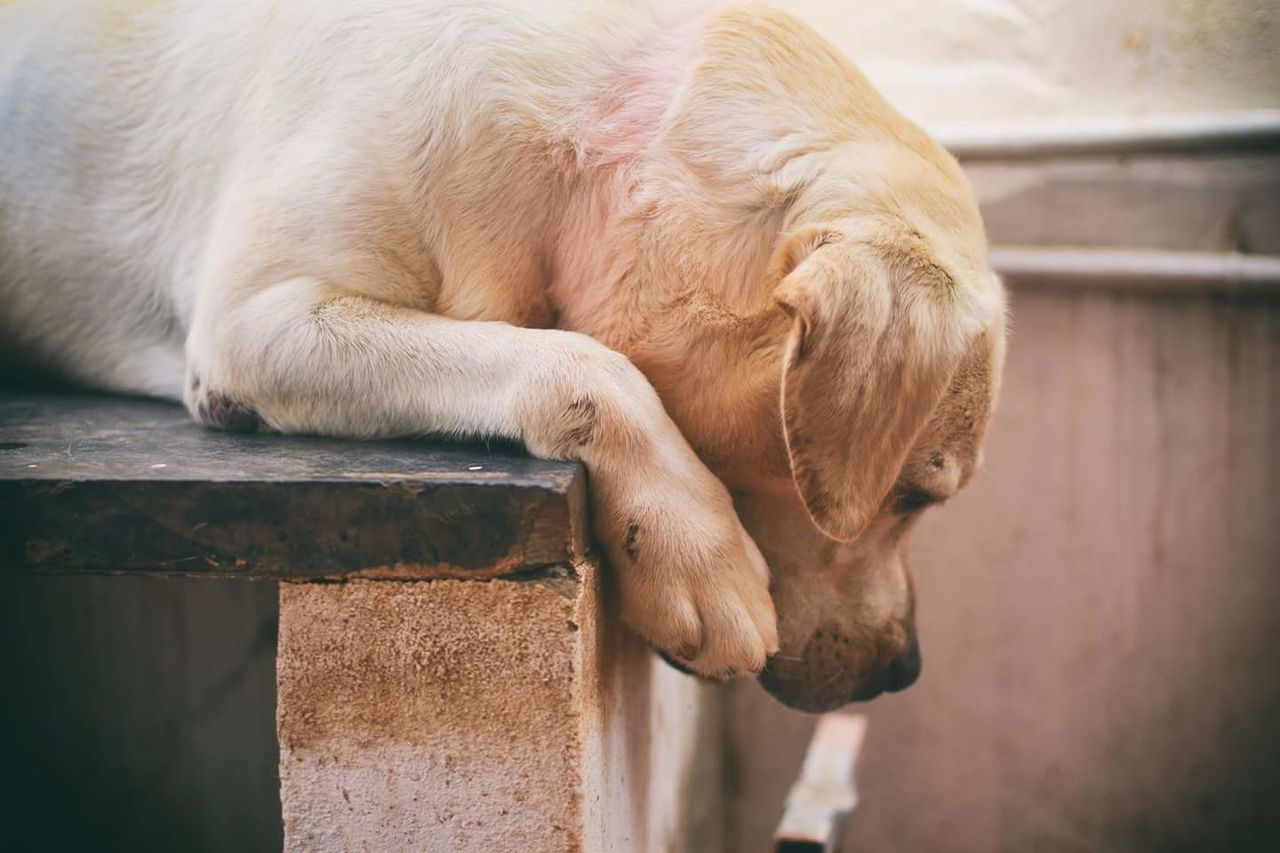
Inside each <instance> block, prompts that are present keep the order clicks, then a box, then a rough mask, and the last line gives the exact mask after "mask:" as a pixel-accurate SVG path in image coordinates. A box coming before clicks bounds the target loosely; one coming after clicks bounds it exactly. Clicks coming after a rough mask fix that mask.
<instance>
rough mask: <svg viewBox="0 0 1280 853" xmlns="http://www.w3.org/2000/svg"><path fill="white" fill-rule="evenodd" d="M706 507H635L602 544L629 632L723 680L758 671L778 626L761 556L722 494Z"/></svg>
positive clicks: (670, 502)
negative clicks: (612, 569)
mask: <svg viewBox="0 0 1280 853" xmlns="http://www.w3.org/2000/svg"><path fill="white" fill-rule="evenodd" d="M682 504H683V511H682ZM713 504H714V505H712V506H707V505H706V503H702V502H691V501H683V502H682V501H681V500H679V499H676V498H668V499H667V500H666V501H664V502H662V503H661V504H656V505H650V506H647V507H644V506H637V507H633V508H632V510H631V511H630V512H626V513H623V515H622V519H621V523H619V524H618V525H616V529H614V530H611V531H610V532H609V534H608V535H607V538H606V543H607V544H606V547H607V549H608V550H609V551H610V556H611V557H612V560H613V565H614V571H615V572H616V574H617V578H618V586H619V589H620V590H621V598H622V611H623V614H622V615H623V619H624V620H625V621H626V623H627V624H628V625H629V626H630V627H631V629H632V630H634V631H635V632H636V633H638V634H639V635H640V636H641V637H643V638H644V639H645V640H647V641H648V642H649V643H650V644H651V645H653V646H654V647H655V648H656V649H657V650H658V651H659V652H660V653H661V654H662V655H663V657H665V658H666V659H667V660H668V661H669V662H670V663H672V665H674V666H676V667H677V668H678V669H682V670H684V671H687V672H691V673H693V674H696V675H701V676H704V677H707V678H716V679H723V678H732V677H733V676H735V675H740V674H746V673H757V672H759V671H760V670H761V669H763V668H764V665H765V661H766V660H767V659H768V657H769V655H771V654H774V653H776V652H777V650H778V629H777V622H776V616H775V614H774V610H773V600H772V599H771V598H770V596H769V572H768V568H767V566H766V565H765V562H764V558H763V557H762V556H761V554H760V551H759V549H758V548H757V547H756V544H755V542H753V541H752V540H751V537H750V536H748V535H747V532H746V531H745V530H744V529H743V528H742V525H741V523H740V522H739V521H738V519H737V516H736V514H735V513H734V512H733V507H732V504H731V503H730V502H729V500H728V496H727V495H724V496H723V499H722V500H717V501H714V502H713Z"/></svg>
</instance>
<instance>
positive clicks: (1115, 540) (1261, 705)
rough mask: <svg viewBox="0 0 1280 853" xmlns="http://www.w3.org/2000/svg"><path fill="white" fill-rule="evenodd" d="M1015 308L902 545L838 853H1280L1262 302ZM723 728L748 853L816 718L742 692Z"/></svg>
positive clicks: (1277, 372)
mask: <svg viewBox="0 0 1280 853" xmlns="http://www.w3.org/2000/svg"><path fill="white" fill-rule="evenodd" d="M1013 298H1014V303H1015V304H1014V318H1015V325H1014V330H1013V337H1012V340H1011V347H1010V356H1009V360H1008V366H1007V372H1006V378H1005V390H1004V396H1003V400H1002V403H1001V408H1000V410H999V412H998V414H997V417H996V421H995V423H994V425H993V428H992V433H991V436H990V439H989V442H988V447H987V463H986V470H985V471H984V472H983V474H982V476H981V477H980V478H979V479H978V480H976V481H975V482H974V483H973V485H971V486H970V488H969V489H968V490H967V491H966V492H964V493H962V494H961V495H960V496H958V497H957V498H955V499H954V500H953V501H952V502H951V504H950V505H948V506H947V507H946V508H945V509H943V510H941V511H936V512H934V513H932V514H931V515H930V516H928V517H926V519H925V521H924V522H923V523H922V525H921V528H920V530H919V531H918V533H917V536H916V546H915V550H914V553H913V561H912V562H913V564H914V566H915V571H916V576H917V580H918V585H919V589H920V604H919V607H920V611H919V613H920V615H919V628H920V632H921V637H922V644H923V650H924V655H925V660H926V666H925V670H924V676H923V677H922V679H921V681H920V683H919V684H918V685H917V686H915V687H914V688H912V689H911V690H909V691H907V692H906V693H904V694H901V695H898V696H892V697H887V698H883V699H880V700H877V701H876V702H875V703H873V704H872V705H871V706H869V707H868V709H867V710H869V711H870V715H871V728H870V732H869V738H868V743H867V750H866V753H865V754H864V757H863V761H862V766H861V767H860V768H859V770H860V773H859V783H860V790H861V794H862V802H861V804H860V806H859V809H858V811H857V812H856V813H855V815H854V818H853V821H852V824H851V826H850V833H849V838H848V840H847V842H846V847H845V849H846V850H849V851H854V850H876V849H880V850H910V851H913V853H929V851H939V853H941V851H947V853H955V851H1002V850H1007V851H1022V850H1037V851H1083V850H1142V851H1161V853H1163V852H1164V851H1193V850H1195V851H1202V850H1232V851H1254V850H1257V851H1262V850H1277V849H1280V810H1277V809H1276V808H1275V796H1276V793H1275V792H1276V791H1277V790H1280V728H1278V727H1277V726H1276V725H1275V720H1276V719H1277V718H1280V667H1278V666H1277V661H1276V649H1277V648H1280V571H1277V562H1276V560H1277V558H1276V554H1277V553H1280V518H1278V517H1277V508H1278V507H1280V502H1278V501H1277V491H1278V490H1280V470H1278V466H1277V458H1278V457H1277V452H1276V450H1275V448H1274V441H1275V438H1276V436H1277V435H1280V423H1277V421H1278V420H1280V387H1277V384H1278V383H1277V377H1278V376H1280V301H1276V300H1274V299H1272V300H1270V301H1267V300H1266V299H1262V298H1256V299H1245V298H1240V297H1237V298H1231V297H1205V296H1185V297H1179V296H1168V295H1165V296H1162V297H1155V296H1136V295H1111V294H1105V293H1089V294H1082V293H1079V292H1075V293H1070V294H1068V293H1065V292H1062V293H1057V292H1052V291H1040V292H1026V291H1018V292H1015V293H1014V294H1013ZM730 713H731V717H730V726H731V733H732V737H733V739H734V743H735V749H734V753H733V756H732V757H731V761H732V762H733V767H734V768H735V769H736V786H737V791H736V799H735V800H734V807H733V810H732V812H731V814H732V817H731V822H730V825H731V827H732V830H733V831H734V832H735V833H737V835H736V837H735V838H734V839H733V843H732V847H731V849H734V850H740V851H747V852H748V853H749V851H757V850H759V851H763V850H765V849H767V838H768V834H769V832H770V831H771V830H772V828H773V824H774V822H776V819H777V817H778V814H779V813H780V809H781V802H782V797H783V794H784V792H785V789H786V786H787V784H788V782H789V781H790V780H791V779H792V778H794V772H795V770H796V769H797V768H798V766H799V762H800V758H801V755H802V753H803V749H804V742H805V739H806V738H807V734H808V732H809V731H810V729H811V728H812V720H811V719H807V718H804V717H801V716H799V715H795V714H794V713H793V712H789V711H786V710H785V709H783V708H781V707H779V706H777V705H776V704H774V703H772V702H770V700H769V699H768V698H767V697H765V696H764V695H763V693H762V692H761V691H759V690H758V688H755V687H754V686H751V685H743V686H740V687H738V688H736V690H735V693H734V695H733V698H732V702H731V711H730ZM764 732H769V733H770V735H769V739H768V742H769V743H770V744H771V749H770V750H769V754H768V755H762V754H759V752H760V751H759V750H753V749H751V745H752V744H759V743H760V742H761V741H762V733H764Z"/></svg>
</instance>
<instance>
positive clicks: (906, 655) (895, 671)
mask: <svg viewBox="0 0 1280 853" xmlns="http://www.w3.org/2000/svg"><path fill="white" fill-rule="evenodd" d="M923 666H924V661H923V659H922V658H921V657H920V643H919V641H917V640H916V638H915V637H914V636H913V637H912V638H911V642H910V643H908V644H907V647H906V648H905V649H903V650H902V653H901V654H899V655H898V656H897V657H896V658H894V659H893V660H892V661H890V662H889V667H888V671H887V672H886V673H885V688H886V689H888V690H889V692H890V693H897V692H898V691H899V690H906V689H907V688H908V687H910V686H911V685H913V684H915V683H916V679H917V678H919V677H920V670H921V668H922V667H923Z"/></svg>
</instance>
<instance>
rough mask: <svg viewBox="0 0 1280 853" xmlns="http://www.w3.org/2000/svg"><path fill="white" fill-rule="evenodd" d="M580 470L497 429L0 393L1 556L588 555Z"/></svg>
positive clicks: (380, 563)
mask: <svg viewBox="0 0 1280 853" xmlns="http://www.w3.org/2000/svg"><path fill="white" fill-rule="evenodd" d="M585 479H586V477H585V473H584V471H583V469H582V467H581V466H580V465H576V464H570V463H563V462H548V461H543V460H537V459H532V458H530V457H528V456H526V455H524V454H523V453H522V452H521V451H520V450H519V449H518V448H514V447H511V446H508V445H502V444H494V445H491V446H486V445H481V444H469V445H468V444H449V445H442V444H438V443H437V444H432V443H430V442H428V441H395V442H348V441H339V440H332V439H322V438H309V437H297V436H280V435H259V434H251V435H242V434H235V435H233V434H228V433H221V432H215V431H210V430H206V429H202V428H201V427H199V426H198V425H196V424H195V423H193V422H192V421H191V420H190V418H189V417H188V416H187V414H186V412H185V411H183V410H182V409H181V408H180V407H177V406H173V405H169V404H165V403H159V402H155V401H148V400H133V399H122V398H114V397H102V396H90V395H74V394H49V395H40V394H8V395H3V396H0V506H4V507H5V512H4V513H3V514H0V562H3V563H5V564H6V565H7V566H9V567H11V568H16V569H20V570H26V571H37V572H73V573H77V572H78V573H96V572H107V573H112V572H139V573H149V574H156V573H158V574H174V575H192V574H196V575H217V576H235V577H267V578H307V579H331V578H344V577H373V578H383V579H405V580H414V579H427V578H441V577H455V578H492V577H500V576H504V575H511V574H518V573H522V572H529V571H536V570H541V569H544V568H545V567H549V566H555V565H563V564H568V563H572V562H574V561H575V560H578V559H580V558H581V557H582V556H583V554H584V552H585V549H586V538H585V530H586V510H585V491H586V486H585Z"/></svg>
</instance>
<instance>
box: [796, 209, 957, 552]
mask: <svg viewBox="0 0 1280 853" xmlns="http://www.w3.org/2000/svg"><path fill="white" fill-rule="evenodd" d="M775 275H776V276H780V277H781V281H780V283H779V285H778V287H777V289H776V291H775V298H776V300H777V302H778V304H779V306H780V307H781V308H782V309H783V310H784V311H786V312H787V313H788V314H789V315H790V316H791V317H792V318H793V326H792V329H791V333H790V337H789V339H788V342H787V348H786V354H785V356H784V359H783V377H782V418H783V425H784V431H785V434H786V443H787V452H788V454H789V456H790V460H791V471H792V474H793V475H794V477H795V482H796V486H797V488H798V489H799V490H800V495H801V497H802V498H803V500H804V504H805V507H806V508H807V509H808V511H809V514H810V515H811V516H812V517H813V520H814V522H815V523H816V524H817V525H818V527H819V528H820V529H821V530H822V531H823V532H824V533H826V534H827V535H828V536H831V537H832V538H835V539H839V540H846V541H847V540H850V539H854V538H856V537H857V536H858V535H859V534H860V533H862V531H863V530H864V529H865V528H866V526H867V525H868V524H869V523H870V522H871V520H872V518H874V517H875V515H876V512H877V510H878V509H879V507H880V504H881V502H882V501H883V500H884V497H885V495H886V494H887V493H888V491H889V489H890V488H891V487H892V486H893V482H894V480H895V479H896V478H897V476H898V472H899V471H900V469H901V468H902V465H903V463H904V461H905V460H906V457H907V454H908V453H909V452H910V450H911V448H912V445H913V444H914V443H915V441H916V437H917V436H918V435H919V433H920V431H921V429H922V428H923V427H924V426H925V424H926V422H927V421H928V419H929V417H930V415H931V414H932V412H933V410H934V408H935V407H936V406H937V404H938V402H939V400H940V399H941V397H942V395H943V393H944V392H945V390H946V388H947V385H948V383H949V382H950V379H951V375H952V373H953V372H954V371H955V369H956V366H957V365H958V364H959V361H960V357H961V355H962V354H963V352H964V345H965V341H964V338H966V337H967V336H968V334H967V332H968V330H969V329H971V328H973V327H974V325H975V324H973V323H971V322H966V318H964V317H963V316H962V315H963V314H964V313H965V312H964V311H963V310H961V307H960V303H962V302H963V301H964V300H963V299H961V298H959V297H958V296H957V293H956V292H955V291H956V283H955V281H954V279H953V278H952V277H951V275H949V274H948V273H947V272H946V271H945V270H944V268H943V267H942V266H941V265H940V264H939V263H938V261H937V260H936V259H935V258H934V256H933V254H932V252H931V250H930V248H929V246H928V245H927V243H926V242H925V240H924V239H923V238H922V237H920V235H919V234H917V233H915V232H913V231H910V230H909V229H907V228H906V226H905V223H900V222H899V223H895V224H893V225H889V226H886V225H884V224H883V223H881V224H878V225H877V226H875V227H874V228H868V227H867V226H865V225H861V226H860V225H859V224H857V223H853V222H850V223H844V224H841V223H837V224H836V225H833V226H816V227H810V228H806V229H804V230H802V231H800V232H797V233H796V234H794V235H792V236H791V237H790V238H789V239H788V240H787V241H786V242H784V244H783V246H782V248H781V249H780V250H779V252H778V255H777V256H776V258H775ZM975 330H976V329H975Z"/></svg>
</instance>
